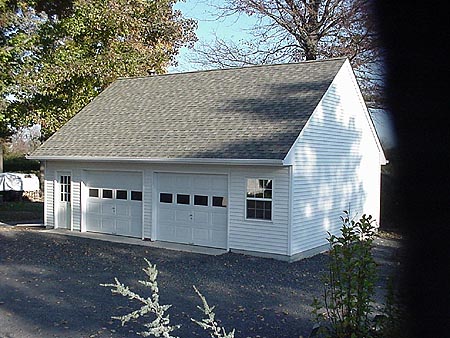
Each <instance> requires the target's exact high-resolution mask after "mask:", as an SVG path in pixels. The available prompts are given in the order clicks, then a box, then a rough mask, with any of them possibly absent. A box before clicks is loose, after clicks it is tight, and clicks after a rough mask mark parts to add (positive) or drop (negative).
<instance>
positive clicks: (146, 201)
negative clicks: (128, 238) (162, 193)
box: [142, 169, 153, 238]
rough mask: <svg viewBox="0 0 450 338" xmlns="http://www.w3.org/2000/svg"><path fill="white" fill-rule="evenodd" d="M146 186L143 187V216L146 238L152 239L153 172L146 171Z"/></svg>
mask: <svg viewBox="0 0 450 338" xmlns="http://www.w3.org/2000/svg"><path fill="white" fill-rule="evenodd" d="M143 181H144V185H143V187H142V209H143V210H142V215H143V219H142V221H143V224H144V233H143V237H144V238H151V237H152V217H153V213H152V201H153V195H152V194H153V172H152V171H151V170H150V169H145V171H144V179H143Z"/></svg>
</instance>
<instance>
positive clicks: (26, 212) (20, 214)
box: [0, 201, 44, 223]
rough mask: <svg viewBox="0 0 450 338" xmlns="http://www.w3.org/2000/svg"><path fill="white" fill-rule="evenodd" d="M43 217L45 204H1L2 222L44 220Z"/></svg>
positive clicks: (0, 214) (24, 202)
mask: <svg viewBox="0 0 450 338" xmlns="http://www.w3.org/2000/svg"><path fill="white" fill-rule="evenodd" d="M43 217H44V203H43V202H29V201H20V202H0V222H4V223H8V222H21V221H30V220H42V219H43Z"/></svg>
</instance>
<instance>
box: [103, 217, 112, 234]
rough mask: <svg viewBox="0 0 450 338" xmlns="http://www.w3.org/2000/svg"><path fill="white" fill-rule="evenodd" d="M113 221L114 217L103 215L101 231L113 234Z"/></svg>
mask: <svg viewBox="0 0 450 338" xmlns="http://www.w3.org/2000/svg"><path fill="white" fill-rule="evenodd" d="M114 221H115V220H114V217H105V216H103V217H102V218H101V224H102V232H105V233H108V234H114V233H115V227H114Z"/></svg>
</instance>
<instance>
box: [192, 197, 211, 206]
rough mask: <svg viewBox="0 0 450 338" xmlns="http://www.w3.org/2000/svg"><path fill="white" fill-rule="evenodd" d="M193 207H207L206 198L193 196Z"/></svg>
mask: <svg viewBox="0 0 450 338" xmlns="http://www.w3.org/2000/svg"><path fill="white" fill-rule="evenodd" d="M194 205H202V206H208V196H203V195H194Z"/></svg>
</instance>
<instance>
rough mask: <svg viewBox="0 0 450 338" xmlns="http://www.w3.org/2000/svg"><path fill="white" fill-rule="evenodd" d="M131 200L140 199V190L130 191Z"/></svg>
mask: <svg viewBox="0 0 450 338" xmlns="http://www.w3.org/2000/svg"><path fill="white" fill-rule="evenodd" d="M131 200H132V201H142V191H132V192H131Z"/></svg>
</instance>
